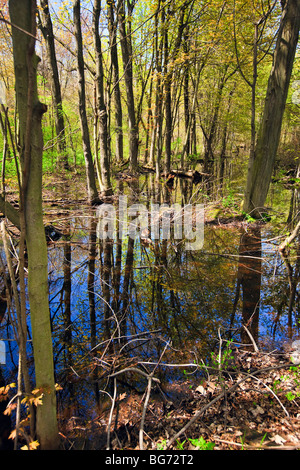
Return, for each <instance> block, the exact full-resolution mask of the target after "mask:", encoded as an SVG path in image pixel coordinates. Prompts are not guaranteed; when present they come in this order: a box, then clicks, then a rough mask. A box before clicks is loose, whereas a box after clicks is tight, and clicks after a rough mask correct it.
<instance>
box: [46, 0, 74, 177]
mask: <svg viewBox="0 0 300 470" xmlns="http://www.w3.org/2000/svg"><path fill="white" fill-rule="evenodd" d="M40 3H41V21H40V24H39V27H40V30H41V32H42V34H43V37H44V39H45V41H46V51H47V56H48V62H49V66H50V70H51V73H50V76H49V77H50V83H51V89H52V96H53V103H54V111H55V129H56V135H57V147H58V153H59V161H60V162H61V163H62V164H63V167H64V168H65V169H69V163H68V154H67V149H66V136H65V122H64V116H63V107H62V97H61V88H60V80H59V74H58V67H57V60H56V52H55V43H54V34H53V27H52V20H51V16H50V12H49V3H48V0H41V1H40Z"/></svg>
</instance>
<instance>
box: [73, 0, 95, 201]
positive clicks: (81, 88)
mask: <svg viewBox="0 0 300 470" xmlns="http://www.w3.org/2000/svg"><path fill="white" fill-rule="evenodd" d="M80 11H81V8H80V0H74V2H73V16H74V26H75V38H76V45H77V51H76V52H77V54H76V55H77V69H78V94H79V114H80V123H81V132H82V144H83V153H84V158H85V166H86V179H87V193H88V199H89V202H90V203H91V204H95V203H98V202H99V197H98V192H97V187H96V177H95V169H94V164H93V157H92V150H91V142H90V135H89V128H88V121H87V114H86V97H85V74H84V59H83V47H82V32H81V19H80Z"/></svg>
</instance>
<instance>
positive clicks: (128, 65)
mask: <svg viewBox="0 0 300 470" xmlns="http://www.w3.org/2000/svg"><path fill="white" fill-rule="evenodd" d="M131 13H132V12H131ZM118 20H119V31H120V38H121V50H122V58H123V67H124V77H125V86H126V95H127V110H128V124H129V166H130V169H131V170H135V169H136V168H137V165H138V149H139V132H138V126H137V123H136V114H135V103H134V93H133V71H132V47H131V35H130V34H128V33H127V31H126V17H125V8H124V2H123V0H119V1H118Z"/></svg>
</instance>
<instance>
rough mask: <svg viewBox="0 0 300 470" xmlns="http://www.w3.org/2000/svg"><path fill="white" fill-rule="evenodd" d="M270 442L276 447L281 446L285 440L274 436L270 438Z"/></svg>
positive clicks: (277, 435)
mask: <svg viewBox="0 0 300 470" xmlns="http://www.w3.org/2000/svg"><path fill="white" fill-rule="evenodd" d="M270 440H271V441H274V442H275V443H276V444H278V445H283V444H284V443H285V442H286V440H285V439H284V438H283V437H282V436H279V434H276V436H274V437H271V438H270Z"/></svg>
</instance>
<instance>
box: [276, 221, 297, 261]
mask: <svg viewBox="0 0 300 470" xmlns="http://www.w3.org/2000/svg"><path fill="white" fill-rule="evenodd" d="M299 230H300V221H299V222H298V223H297V225H296V227H295V228H294V230H293V231H292V233H291V234H290V235H289V236H288V237H287V238H286V239H285V240H284V241H283V242H282V243H281V244H280V245H279V248H278V250H279V251H280V253H282V254H285V251H286V248H287V247H288V246H289V245H290V244H291V243H292V241H293V240H294V239H295V238H296V237H297V235H298V232H299Z"/></svg>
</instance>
